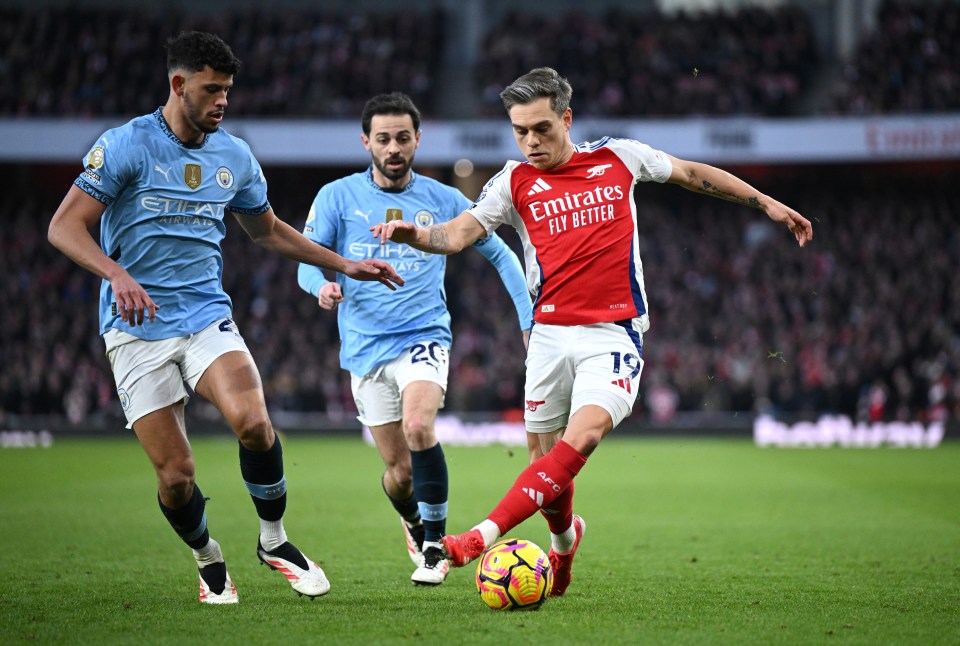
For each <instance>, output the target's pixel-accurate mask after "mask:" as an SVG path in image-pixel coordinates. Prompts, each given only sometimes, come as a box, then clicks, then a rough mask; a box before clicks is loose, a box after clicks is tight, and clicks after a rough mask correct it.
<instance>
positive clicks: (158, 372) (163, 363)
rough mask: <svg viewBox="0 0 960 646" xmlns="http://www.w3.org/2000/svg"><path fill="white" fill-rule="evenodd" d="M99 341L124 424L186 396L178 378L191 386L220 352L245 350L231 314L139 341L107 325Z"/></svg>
mask: <svg viewBox="0 0 960 646" xmlns="http://www.w3.org/2000/svg"><path fill="white" fill-rule="evenodd" d="M103 340H104V342H105V343H106V344H107V358H108V359H109V360H110V366H111V367H112V368H113V377H114V379H115V380H116V382H117V395H119V396H120V405H121V406H122V407H123V413H124V415H126V416H127V428H133V423H134V422H135V421H137V420H138V419H140V418H141V417H143V416H144V415H146V414H147V413H152V412H153V411H155V410H159V409H161V408H164V407H166V406H169V405H170V404H175V403H176V402H178V401H181V400H184V401H185V400H187V399H189V395H188V393H187V389H186V388H185V387H184V382H186V383H187V384H188V385H189V386H190V388H196V386H197V382H198V381H200V377H202V376H203V373H204V372H206V370H207V368H209V367H210V364H211V363H213V362H214V361H215V360H216V359H217V357H219V356H220V355H222V354H226V353H227V352H233V351H235V350H238V351H240V352H246V353H247V354H250V351H249V350H248V349H247V344H246V343H244V341H243V337H241V336H240V331H239V330H238V329H237V324H236V323H234V322H233V320H232V319H220V320H219V321H214V322H213V323H211V324H210V325H208V326H207V327H205V328H204V329H203V330H201V331H200V332H197V333H195V334H188V335H187V336H178V337H174V338H172V339H161V340H159V341H145V340H143V339H141V338H138V337H135V336H133V335H132V334H128V333H126V332H122V331H120V330H116V329H111V330H108V331H107V333H106V334H104V335H103Z"/></svg>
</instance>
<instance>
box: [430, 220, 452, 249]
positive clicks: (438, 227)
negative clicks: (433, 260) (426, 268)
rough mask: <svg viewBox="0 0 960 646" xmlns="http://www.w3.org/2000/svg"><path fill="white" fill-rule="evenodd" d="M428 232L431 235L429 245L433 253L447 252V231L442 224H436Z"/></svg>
mask: <svg viewBox="0 0 960 646" xmlns="http://www.w3.org/2000/svg"><path fill="white" fill-rule="evenodd" d="M427 232H428V233H429V234H430V242H429V243H428V244H429V246H430V249H431V251H440V252H445V251H447V246H448V240H447V230H446V229H444V228H443V225H442V224H435V225H433V226H432V227H429V228H428V229H427Z"/></svg>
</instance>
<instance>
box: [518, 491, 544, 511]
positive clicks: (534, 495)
mask: <svg viewBox="0 0 960 646" xmlns="http://www.w3.org/2000/svg"><path fill="white" fill-rule="evenodd" d="M523 493H525V494H527V495H528V496H530V500H532V501H533V502H535V503H537V507H540V506H542V505H543V494H542V493H540V492H539V491H537V490H536V489H528V488H527V487H524V488H523Z"/></svg>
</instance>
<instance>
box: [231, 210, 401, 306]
mask: <svg viewBox="0 0 960 646" xmlns="http://www.w3.org/2000/svg"><path fill="white" fill-rule="evenodd" d="M233 215H234V217H235V218H237V221H238V222H239V223H240V226H242V227H243V229H244V231H246V232H247V235H249V236H250V238H251V239H252V240H253V241H254V242H256V243H257V244H258V245H260V246H261V247H263V248H264V249H269V250H270V251H273V252H275V253H278V254H280V255H282V256H286V257H287V258H290V259H292V260H297V261H299V262H303V263H307V264H310V265H316V266H317V267H323V268H325V269H331V270H333V271H336V272H339V273H341V274H344V275H346V276H349V277H350V278H353V279H354V280H370V281H376V282H379V283H382V284H383V285H386V286H387V287H389V288H390V289H394V290H395V289H396V288H397V287H396V286H397V285H403V279H402V278H401V277H400V275H399V274H397V272H396V270H394V268H393V266H392V265H390V263H387V262H384V261H382V260H373V259H371V260H363V261H356V260H347V259H346V258H344V257H343V256H341V255H340V254H338V253H335V252H333V251H330V250H329V249H327V248H326V247H322V246H321V245H318V244H315V243H313V242H312V241H310V240H308V239H307V238H305V237H304V236H303V235H302V234H301V233H300V232H299V231H297V230H296V229H294V228H293V227H291V226H290V225H289V224H287V223H286V222H284V221H283V220H281V219H280V218H278V217H277V216H276V214H275V213H274V212H273V209H270V210H268V211H267V212H266V213H263V214H261V215H242V214H239V213H234V214H233Z"/></svg>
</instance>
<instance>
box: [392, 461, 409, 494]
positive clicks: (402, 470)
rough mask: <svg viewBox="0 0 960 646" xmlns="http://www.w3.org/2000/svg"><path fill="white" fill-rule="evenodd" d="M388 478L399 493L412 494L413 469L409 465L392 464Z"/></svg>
mask: <svg viewBox="0 0 960 646" xmlns="http://www.w3.org/2000/svg"><path fill="white" fill-rule="evenodd" d="M389 471H390V478H391V479H392V480H393V483H394V485H396V487H397V488H398V489H400V490H401V491H408V490H409V491H410V492H411V493H412V492H413V469H412V468H411V466H410V463H409V462H408V463H406V464H394V465H391V466H390V467H389Z"/></svg>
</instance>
